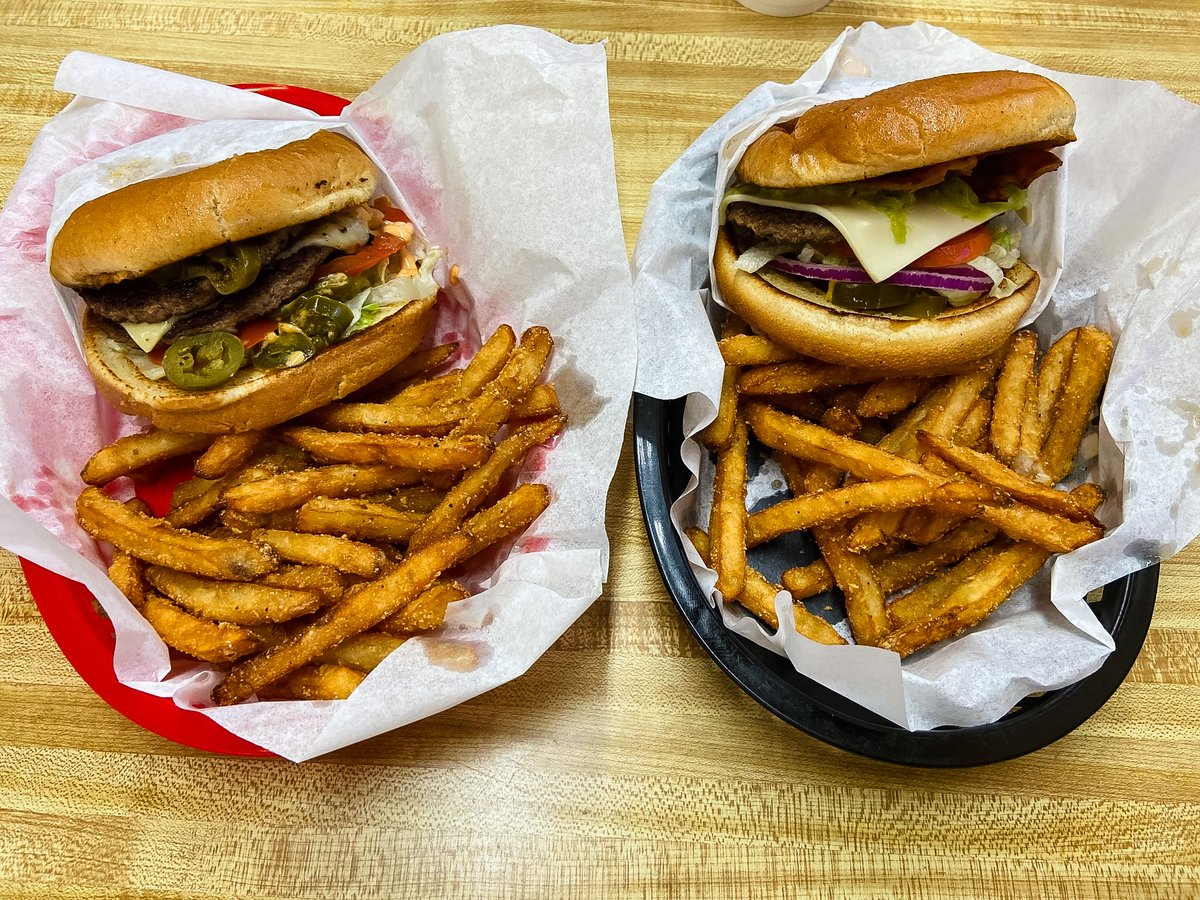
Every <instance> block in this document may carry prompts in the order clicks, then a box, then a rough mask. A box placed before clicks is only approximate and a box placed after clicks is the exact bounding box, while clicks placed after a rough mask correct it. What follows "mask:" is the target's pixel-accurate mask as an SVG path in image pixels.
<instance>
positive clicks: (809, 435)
mask: <svg viewBox="0 0 1200 900" xmlns="http://www.w3.org/2000/svg"><path fill="white" fill-rule="evenodd" d="M746 420H747V422H749V424H750V427H751V428H752V429H753V430H754V434H755V436H756V437H757V438H758V439H759V440H760V441H762V442H763V443H764V444H766V445H767V446H768V447H771V448H772V449H775V450H779V451H781V452H783V453H787V454H789V455H791V456H798V457H800V458H801V459H807V460H810V461H812V462H818V463H823V464H824V465H828V466H832V467H833V468H835V469H839V470H841V471H844V472H850V473H851V474H852V475H854V476H856V477H858V478H862V479H866V480H871V479H881V478H901V477H904V476H906V475H916V476H918V477H920V478H925V479H929V478H930V473H929V472H928V471H927V470H926V469H924V468H922V467H921V466H919V465H917V464H916V463H914V462H912V461H911V460H907V459H904V458H903V457H900V456H896V455H895V454H893V453H888V452H887V451H886V450H882V449H880V448H878V447H872V446H871V445H869V444H863V443H861V442H859V441H855V440H853V439H851V438H846V437H842V436H841V435H837V434H834V433H833V432H831V431H830V430H829V429H827V428H822V427H821V426H819V425H813V424H812V423H810V422H805V421H803V420H802V419H797V418H796V417H795V416H789V415H787V414H786V413H781V412H778V411H777V410H774V409H772V408H771V407H769V406H767V405H766V404H763V403H757V402H751V403H747V404H746ZM937 480H938V479H934V481H937Z"/></svg>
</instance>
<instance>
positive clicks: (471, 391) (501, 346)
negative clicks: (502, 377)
mask: <svg viewBox="0 0 1200 900" xmlns="http://www.w3.org/2000/svg"><path fill="white" fill-rule="evenodd" d="M547 334H548V332H547ZM516 346H517V335H516V332H514V331H513V330H512V328H511V327H510V326H508V325H501V326H500V327H499V328H497V329H496V332H495V333H494V334H493V335H492V336H491V337H490V338H488V339H487V341H486V342H485V343H484V345H483V346H482V347H480V348H479V352H478V353H476V354H475V357H474V358H473V359H472V360H471V361H470V362H469V363H467V367H466V368H465V369H463V371H462V379H461V380H460V381H459V383H458V386H457V387H456V388H455V389H454V393H453V399H455V400H468V399H470V398H471V397H474V396H475V395H476V394H478V393H479V392H480V391H482V390H483V388H484V385H486V384H487V383H488V382H490V381H493V380H494V379H495V378H496V377H497V376H499V374H500V372H501V371H502V370H503V369H504V366H505V364H506V363H507V362H508V358H509V357H510V356H511V355H512V353H513V350H514V349H515V348H516Z"/></svg>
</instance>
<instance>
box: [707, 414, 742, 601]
mask: <svg viewBox="0 0 1200 900" xmlns="http://www.w3.org/2000/svg"><path fill="white" fill-rule="evenodd" d="M748 441H749V432H748V429H747V428H746V422H745V420H744V419H742V417H741V416H735V417H734V422H733V439H732V440H730V442H729V447H728V448H727V449H725V450H722V451H721V452H720V453H718V454H717V471H716V481H715V482H714V486H713V499H712V511H711V514H710V518H709V531H708V533H709V540H710V542H711V548H710V550H711V554H712V567H713V569H715V570H716V573H717V590H718V591H720V592H721V595H722V596H723V597H724V598H725V599H726V600H736V599H737V598H738V596H739V595H740V594H741V593H742V589H743V587H744V586H745V583H746V535H747V515H746V452H747V446H748Z"/></svg>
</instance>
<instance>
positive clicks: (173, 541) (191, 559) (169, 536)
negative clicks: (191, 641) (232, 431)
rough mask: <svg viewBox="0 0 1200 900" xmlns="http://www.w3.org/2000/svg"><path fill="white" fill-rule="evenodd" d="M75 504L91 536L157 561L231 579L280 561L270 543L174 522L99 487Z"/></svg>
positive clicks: (263, 571)
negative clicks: (186, 528) (210, 532)
mask: <svg viewBox="0 0 1200 900" xmlns="http://www.w3.org/2000/svg"><path fill="white" fill-rule="evenodd" d="M75 508H76V514H77V515H78V517H79V523H80V524H81V525H82V526H83V528H84V530H85V531H87V533H88V534H90V535H92V537H95V538H99V539H100V540H102V541H108V542H109V543H110V544H113V545H114V546H116V547H120V548H121V549H122V550H124V551H126V552H127V553H130V554H132V555H133V556H136V557H137V558H138V559H144V560H146V561H147V562H150V563H154V564H155V565H161V566H168V567H170V568H173V569H179V570H180V571H183V572H191V573H193V574H195V575H207V576H209V577H212V578H232V579H238V578H241V579H250V578H257V577H258V576H260V575H265V574H266V573H267V572H271V571H273V570H275V569H277V568H278V567H279V559H278V557H277V556H276V555H275V553H274V552H272V550H271V549H270V548H269V547H266V546H264V545H262V544H257V543H252V542H251V541H245V540H240V539H238V538H213V537H207V536H206V535H202V534H196V533H194V532H191V531H184V530H182V529H179V528H175V527H173V526H172V525H170V524H169V523H167V522H166V521H164V520H162V519H155V518H153V517H151V516H148V515H146V514H144V513H140V512H137V511H136V510H133V509H129V508H128V507H126V506H124V505H123V504H121V503H120V502H119V501H117V500H114V499H112V498H111V497H109V496H108V495H107V494H105V493H104V492H103V491H101V490H100V489H99V488H94V487H91V488H87V489H85V490H84V492H83V493H82V494H80V495H79V500H78V502H77V503H76V507H75Z"/></svg>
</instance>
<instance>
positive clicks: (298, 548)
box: [252, 528, 387, 578]
mask: <svg viewBox="0 0 1200 900" xmlns="http://www.w3.org/2000/svg"><path fill="white" fill-rule="evenodd" d="M252 537H253V538H254V539H255V540H256V541H261V542H262V543H264V544H266V545H267V546H269V547H271V548H272V549H273V550H274V551H275V552H276V553H277V554H279V556H280V558H282V559H287V560H290V561H292V562H298V563H304V564H307V565H326V566H330V567H332V568H334V569H337V570H338V571H339V572H348V573H349V574H351V575H361V576H363V577H365V578H373V577H375V576H376V575H378V574H379V571H380V570H381V569H382V568H383V566H384V564H385V563H386V562H387V557H386V556H385V555H384V553H383V551H382V550H379V549H378V548H376V547H372V546H371V545H370V544H360V543H359V542H358V541H351V540H347V539H346V538H340V537H333V536H332V535H327V534H299V533H297V532H294V531H280V530H278V529H273V528H263V529H259V530H257V531H255V532H253V534H252Z"/></svg>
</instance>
